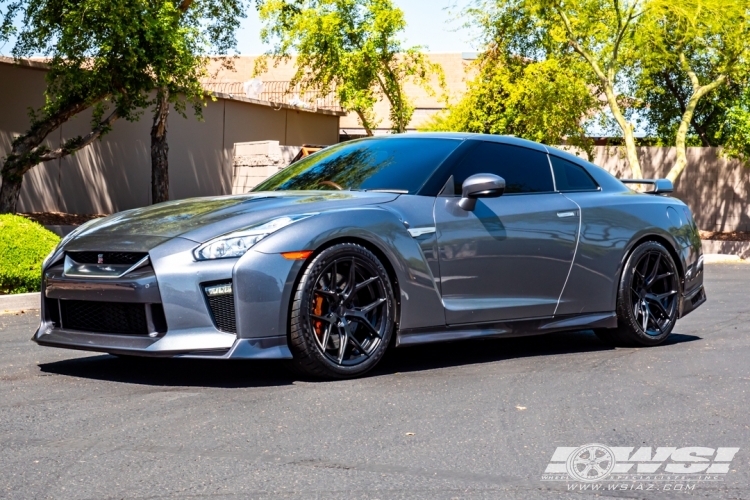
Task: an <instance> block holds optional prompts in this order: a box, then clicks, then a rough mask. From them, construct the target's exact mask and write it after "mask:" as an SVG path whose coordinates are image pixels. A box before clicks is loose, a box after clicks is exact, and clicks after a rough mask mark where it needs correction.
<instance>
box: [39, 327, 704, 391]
mask: <svg viewBox="0 0 750 500" xmlns="http://www.w3.org/2000/svg"><path fill="white" fill-rule="evenodd" d="M695 340H700V337H696V336H694V335H682V334H675V333H673V334H672V335H670V336H669V338H668V339H667V341H666V342H665V343H664V344H661V345H660V346H658V347H656V349H658V348H662V347H667V346H671V345H675V344H681V343H684V342H692V341H695ZM613 349H615V348H613V347H610V346H608V345H606V344H604V343H603V342H602V341H600V340H599V339H598V338H597V337H596V336H595V335H594V333H593V332H591V331H579V332H563V333H550V334H547V335H543V336H532V337H516V338H508V339H486V340H464V341H460V342H446V343H439V344H425V345H419V346H412V347H407V348H401V349H390V350H389V351H388V352H387V353H386V355H385V357H384V358H383V360H382V361H381V362H380V364H379V365H378V366H377V367H376V368H375V369H374V370H373V371H372V372H369V373H368V376H377V375H388V374H392V373H396V372H401V373H405V372H415V371H423V370H434V369H439V368H447V367H453V366H460V365H472V364H481V363H492V362H497V361H502V360H506V359H513V358H524V357H532V356H550V355H555V354H573V353H586V352H596V351H606V350H613ZM649 349H654V347H651V348H649ZM39 368H40V369H41V371H43V372H45V373H50V374H56V375H65V376H70V377H78V378H86V379H94V380H106V381H110V382H123V383H129V384H140V385H153V386H175V387H176V386H180V387H217V388H247V387H270V386H283V385H290V384H292V383H294V382H295V381H297V380H306V381H315V379H308V378H305V377H300V376H299V375H297V374H295V373H293V372H291V371H289V369H288V368H287V367H286V365H285V364H284V363H283V362H279V361H268V360H252V361H251V360H247V361H244V360H232V361H219V360H202V359H170V358H137V357H133V358H118V357H115V356H110V355H106V354H103V355H97V356H89V357H84V358H75V359H68V360H64V361H56V362H53V363H42V364H40V365H39Z"/></svg>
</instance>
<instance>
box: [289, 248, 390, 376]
mask: <svg viewBox="0 0 750 500" xmlns="http://www.w3.org/2000/svg"><path fill="white" fill-rule="evenodd" d="M395 322H396V300H395V298H394V293H393V287H392V285H391V281H390V279H389V277H388V272H387V271H386V270H385V268H384V267H383V265H382V264H381V262H380V261H379V260H378V258H377V257H376V256H375V255H374V254H373V253H372V252H370V251H369V250H367V249H366V248H364V247H363V246H361V245H357V244H355V243H339V244H337V245H334V246H331V247H329V248H326V249H324V250H323V251H322V252H320V253H319V254H318V255H317V256H315V257H314V258H313V259H312V261H311V262H310V263H309V264H308V265H307V267H306V268H305V269H304V270H303V272H302V277H301V279H300V281H299V284H298V285H297V289H296V291H295V295H294V299H293V302H292V308H291V313H290V322H289V323H290V329H289V330H290V331H289V346H290V349H291V351H292V355H293V360H292V362H291V365H292V368H293V369H294V370H295V371H296V372H298V373H302V374H304V375H308V376H313V377H319V378H330V379H344V378H352V377H358V376H360V375H363V374H365V373H367V372H368V371H369V370H371V369H372V368H374V367H375V365H377V364H378V362H379V361H380V359H381V358H382V357H383V354H384V353H385V351H386V349H387V348H388V344H389V343H390V341H391V337H392V336H393V332H394V327H395ZM342 342H343V349H342Z"/></svg>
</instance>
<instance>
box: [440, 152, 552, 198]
mask: <svg viewBox="0 0 750 500" xmlns="http://www.w3.org/2000/svg"><path fill="white" fill-rule="evenodd" d="M452 174H453V180H454V181H455V193H456V194H461V186H462V185H463V183H464V181H465V180H466V178H467V177H469V176H472V175H474V174H495V175H499V176H500V177H502V178H503V179H505V192H506V193H545V192H550V191H553V187H552V172H551V171H550V168H549V162H548V161H547V155H546V154H545V153H541V152H539V151H534V150H532V149H526V148H522V147H518V146H510V145H507V144H497V143H493V142H478V143H477V144H476V145H475V146H474V147H473V148H471V149H470V150H469V151H467V152H466V153H465V154H464V156H463V157H462V158H461V160H460V161H459V163H458V165H456V166H455V167H454V168H453V172H452Z"/></svg>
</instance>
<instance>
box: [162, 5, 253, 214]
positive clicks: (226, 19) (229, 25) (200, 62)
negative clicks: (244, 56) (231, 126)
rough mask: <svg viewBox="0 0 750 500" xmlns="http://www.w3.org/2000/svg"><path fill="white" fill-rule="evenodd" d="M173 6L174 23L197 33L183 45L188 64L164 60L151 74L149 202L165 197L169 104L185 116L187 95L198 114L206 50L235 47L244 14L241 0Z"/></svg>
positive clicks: (224, 51)
mask: <svg viewBox="0 0 750 500" xmlns="http://www.w3.org/2000/svg"><path fill="white" fill-rule="evenodd" d="M174 6H175V12H176V15H177V16H178V21H177V22H178V25H179V26H180V27H181V28H182V29H183V30H185V33H190V34H197V36H196V37H195V38H194V39H191V40H186V41H187V42H189V43H187V44H185V48H186V49H187V50H188V52H187V53H185V54H184V55H185V58H186V61H184V62H188V63H192V67H189V66H188V67H184V68H183V67H179V66H178V67H170V61H169V60H164V61H162V63H163V64H161V65H160V66H161V67H163V68H164V71H162V72H160V73H159V74H157V75H155V77H156V80H157V82H156V87H155V89H156V91H155V97H154V115H153V122H152V126H151V202H152V203H159V202H162V201H167V200H168V199H169V145H168V143H167V118H168V115H169V109H170V105H173V106H174V108H175V111H177V113H178V114H180V115H181V116H183V118H185V117H186V115H185V104H186V101H185V97H188V98H189V100H190V101H191V102H192V103H193V105H194V112H195V115H196V116H197V117H199V118H200V117H201V116H202V115H201V109H200V104H201V99H202V97H203V96H202V88H201V86H200V82H199V78H200V77H204V76H207V75H206V74H205V71H204V68H205V66H206V63H207V61H208V57H207V56H208V52H209V51H211V52H213V53H217V54H227V53H228V52H229V51H230V50H231V49H234V48H235V47H236V45H237V40H236V38H235V32H236V30H237V28H238V27H239V25H240V20H241V19H242V18H243V17H245V8H246V5H245V1H244V0H219V1H216V0H180V1H179V2H175V3H174ZM196 42H197V43H196ZM164 55H166V54H164ZM223 62H224V64H225V65H226V66H231V64H232V59H231V58H229V57H225V58H224V59H223ZM185 70H188V71H192V74H191V78H190V79H189V80H187V81H185V80H184V79H181V78H180V74H181V73H184V72H185ZM175 76H176V77H175ZM186 83H187V85H185V84H186Z"/></svg>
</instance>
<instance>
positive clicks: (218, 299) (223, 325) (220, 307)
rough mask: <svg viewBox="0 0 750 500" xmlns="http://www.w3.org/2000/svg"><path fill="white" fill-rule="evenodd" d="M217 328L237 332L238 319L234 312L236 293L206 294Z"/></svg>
mask: <svg viewBox="0 0 750 500" xmlns="http://www.w3.org/2000/svg"><path fill="white" fill-rule="evenodd" d="M206 300H207V301H208V307H209V309H211V316H212V317H213V320H214V324H215V325H216V328H218V329H219V330H221V331H223V332H228V333H237V320H236V318H235V314H234V293H228V294H225V295H214V296H213V297H212V296H208V295H207V296H206Z"/></svg>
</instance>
